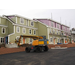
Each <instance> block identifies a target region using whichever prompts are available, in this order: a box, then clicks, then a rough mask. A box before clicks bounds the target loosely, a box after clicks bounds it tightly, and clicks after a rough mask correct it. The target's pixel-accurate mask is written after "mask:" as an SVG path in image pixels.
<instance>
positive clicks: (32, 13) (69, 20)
mask: <svg viewBox="0 0 75 75" xmlns="http://www.w3.org/2000/svg"><path fill="white" fill-rule="evenodd" d="M51 13H52V19H53V20H55V21H57V22H60V17H61V23H62V24H66V25H67V26H70V27H71V28H73V27H75V9H25V10H14V9H12V10H10V9H0V16H2V15H14V14H16V15H20V16H24V17H27V18H30V19H33V18H51ZM65 21H66V22H65Z"/></svg>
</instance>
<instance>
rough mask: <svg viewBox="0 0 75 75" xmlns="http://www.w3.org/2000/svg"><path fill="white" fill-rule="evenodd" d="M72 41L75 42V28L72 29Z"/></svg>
mask: <svg viewBox="0 0 75 75" xmlns="http://www.w3.org/2000/svg"><path fill="white" fill-rule="evenodd" d="M71 42H75V28H72V30H71Z"/></svg>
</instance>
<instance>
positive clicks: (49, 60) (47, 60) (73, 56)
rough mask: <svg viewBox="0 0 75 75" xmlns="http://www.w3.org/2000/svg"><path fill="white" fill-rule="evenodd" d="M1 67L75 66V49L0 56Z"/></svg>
mask: <svg viewBox="0 0 75 75" xmlns="http://www.w3.org/2000/svg"><path fill="white" fill-rule="evenodd" d="M0 65H75V47H73V48H67V49H61V50H58V49H56V50H55V49H49V51H48V52H42V53H36V52H31V53H26V52H24V51H23V52H17V53H11V54H4V55H0Z"/></svg>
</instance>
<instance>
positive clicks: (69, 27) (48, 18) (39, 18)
mask: <svg viewBox="0 0 75 75" xmlns="http://www.w3.org/2000/svg"><path fill="white" fill-rule="evenodd" d="M34 19H36V20H38V18H34ZM39 19H46V20H51V21H54V20H52V19H49V18H39ZM54 22H56V23H59V22H57V21H54ZM59 24H61V23H59ZM61 25H63V26H66V25H64V24H61ZM66 27H68V28H70V27H69V26H66Z"/></svg>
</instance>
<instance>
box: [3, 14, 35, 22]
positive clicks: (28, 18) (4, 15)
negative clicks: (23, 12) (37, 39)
mask: <svg viewBox="0 0 75 75" xmlns="http://www.w3.org/2000/svg"><path fill="white" fill-rule="evenodd" d="M2 16H16V17H21V18H25V19H28V20H31V21H34V20H33V19H29V18H26V17H23V16H20V15H16V14H14V15H2Z"/></svg>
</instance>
